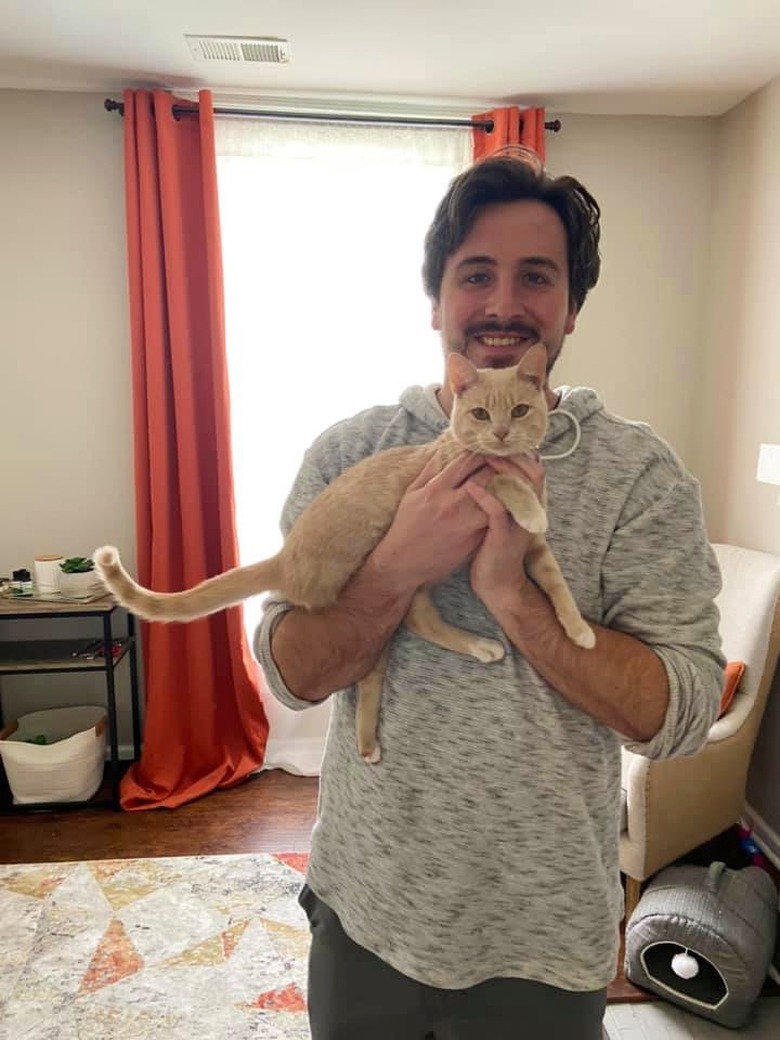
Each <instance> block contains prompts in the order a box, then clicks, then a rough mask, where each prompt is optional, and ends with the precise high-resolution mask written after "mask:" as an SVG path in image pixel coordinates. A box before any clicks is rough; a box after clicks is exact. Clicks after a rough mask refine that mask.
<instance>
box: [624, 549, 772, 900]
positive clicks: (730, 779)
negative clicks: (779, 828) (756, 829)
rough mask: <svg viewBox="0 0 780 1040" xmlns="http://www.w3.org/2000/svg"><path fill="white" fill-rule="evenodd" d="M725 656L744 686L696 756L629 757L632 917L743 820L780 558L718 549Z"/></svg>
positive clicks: (768, 664) (627, 861) (627, 864)
mask: <svg viewBox="0 0 780 1040" xmlns="http://www.w3.org/2000/svg"><path fill="white" fill-rule="evenodd" d="M713 548H714V550H715V554H716V556H717V558H718V563H719V564H720V569H721V573H722V575H723V588H722V590H721V593H720V595H719V596H718V599H717V603H718V607H719V608H720V612H721V621H720V632H721V636H722V638H723V649H724V653H725V655H726V658H727V659H728V660H730V661H744V662H745V665H746V668H745V672H744V675H743V676H742V680H741V682H740V685H739V689H738V690H737V693H736V695H735V697H734V700H733V701H732V703H731V706H730V708H729V710H728V711H727V712H726V714H725V715H724V716H723V717H722V718H720V719H718V720H717V721H716V722H715V723H714V724H713V726H712V728H711V729H710V732H709V736H708V738H707V743H706V744H705V746H704V747H703V748H702V749H701V750H700V751H699V752H697V754H695V755H690V756H687V757H683V758H669V759H664V760H662V761H652V760H650V759H646V758H642V757H641V756H640V755H635V754H633V753H631V752H630V751H626V750H624V751H623V815H622V819H621V835H620V869H621V871H622V873H623V874H624V875H625V879H626V916H627V917H628V916H629V915H630V914H631V912H632V911H633V909H634V907H635V906H636V903H637V901H638V899H639V895H640V892H641V887H642V882H643V881H645V880H647V879H648V878H649V877H651V875H653V874H655V873H656V872H657V871H659V870H661V869H662V868H663V867H666V866H668V865H669V864H670V863H672V862H674V861H675V860H676V859H678V858H679V857H680V856H684V855H685V854H686V853H688V852H691V851H692V850H693V849H695V848H696V847H697V846H699V845H701V844H703V843H704V842H705V841H708V840H709V839H710V838H714V837H715V836H716V835H718V834H720V833H721V832H722V831H725V830H726V829H727V828H728V827H730V826H732V825H733V824H734V823H736V822H737V820H738V819H739V817H740V815H741V814H742V811H743V809H744V804H745V787H746V783H747V774H748V767H749V765H750V757H751V755H752V752H753V746H754V744H755V740H756V736H757V734H758V728H759V724H760V722H761V716H762V715H763V713H764V707H765V705H766V700H767V695H768V693H769V689H770V686H771V685H772V679H773V676H774V673H775V668H776V667H777V661H778V653H779V652H780V599H779V597H780V556H774V555H771V554H769V553H762V552H756V551H754V550H752V549H742V548H739V547H738V546H735V545H714V546H713Z"/></svg>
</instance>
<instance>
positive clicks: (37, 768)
mask: <svg viewBox="0 0 780 1040" xmlns="http://www.w3.org/2000/svg"><path fill="white" fill-rule="evenodd" d="M38 736H44V737H45V738H46V743H45V744H28V743H26V741H27V740H29V739H30V738H32V737H38ZM105 754H106V709H105V708H101V707H96V706H93V705H88V706H82V707H71V708H49V709H47V710H45V711H33V712H30V713H29V714H28V715H20V716H19V718H18V719H17V720H16V722H11V723H10V724H9V725H8V726H6V727H5V729H4V730H2V732H0V757H2V760H3V765H4V766H5V772H6V776H7V777H8V783H9V786H10V788H11V794H12V795H13V800H14V804H16V805H31V804H35V803H37V802H84V801H87V800H88V799H90V798H91V797H92V795H93V794H94V793H95V792H96V791H97V789H98V788H99V787H100V784H101V783H102V780H103V767H104V762H105Z"/></svg>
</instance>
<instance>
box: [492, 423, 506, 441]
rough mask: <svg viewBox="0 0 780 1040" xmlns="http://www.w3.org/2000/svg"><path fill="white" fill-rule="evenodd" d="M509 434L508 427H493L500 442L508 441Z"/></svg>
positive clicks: (494, 433)
mask: <svg viewBox="0 0 780 1040" xmlns="http://www.w3.org/2000/svg"><path fill="white" fill-rule="evenodd" d="M508 433H509V427H508V426H494V427H493V436H494V437H497V438H498V440H500V441H503V440H506V438H507V434H508Z"/></svg>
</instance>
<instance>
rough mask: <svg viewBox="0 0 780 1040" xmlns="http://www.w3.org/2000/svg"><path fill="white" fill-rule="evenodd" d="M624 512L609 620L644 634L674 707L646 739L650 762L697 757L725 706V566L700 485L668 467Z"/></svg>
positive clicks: (609, 582) (614, 553)
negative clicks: (721, 601)
mask: <svg viewBox="0 0 780 1040" xmlns="http://www.w3.org/2000/svg"><path fill="white" fill-rule="evenodd" d="M651 470H653V471H654V472H650V473H647V474H645V476H644V478H643V479H642V482H643V487H642V488H641V489H639V490H638V492H637V494H636V495H635V496H634V497H633V499H632V503H631V504H629V505H628V506H627V507H626V508H625V509H624V511H623V517H622V518H621V523H620V524H619V525H618V527H617V529H616V530H615V532H614V533H613V535H612V538H611V541H610V545H609V548H608V551H607V553H606V557H605V560H604V565H603V572H602V588H603V603H604V617H603V623H604V624H605V625H608V626H610V627H613V628H616V629H619V630H620V631H622V632H625V633H626V634H628V635H631V636H634V637H636V638H637V639H640V640H641V641H642V642H643V643H645V644H647V645H648V646H649V647H651V648H652V649H653V650H654V651H655V653H656V654H657V655H658V657H659V658H660V659H661V661H662V662H663V665H664V668H665V669H666V674H667V676H668V680H669V705H668V708H667V711H666V717H665V719H664V722H663V725H662V726H661V729H660V730H659V731H658V733H656V735H655V736H654V737H652V739H651V740H649V741H646V742H636V741H624V744H625V746H626V747H627V748H628V749H629V750H631V751H633V752H635V753H636V754H639V755H644V756H645V757H647V758H668V757H671V756H674V755H691V754H694V753H695V752H696V751H698V750H699V748H700V747H701V746H702V745H703V744H704V743H705V741H706V739H707V734H708V732H709V729H710V726H711V725H712V723H713V722H714V721H715V717H716V714H717V710H718V705H719V702H720V693H721V688H722V685H723V669H724V664H725V659H724V657H723V653H722V649H721V640H720V634H719V631H718V625H719V621H720V615H719V612H718V609H717V606H716V605H715V603H714V599H715V597H716V595H717V594H718V592H719V591H720V587H721V577H720V570H719V568H718V564H717V560H716V559H715V554H714V552H713V551H712V547H711V546H710V544H709V540H708V538H707V534H706V531H705V527H704V521H703V517H702V510H701V502H700V497H699V487H698V483H697V482H696V481H695V480H693V479H692V478H691V477H690V476H688V475H687V474H681V473H680V471H679V470H677V471H676V473H670V471H669V465H668V463H667V464H663V463H659V464H657V465H656V466H654V467H651Z"/></svg>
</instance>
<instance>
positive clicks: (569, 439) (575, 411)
mask: <svg viewBox="0 0 780 1040" xmlns="http://www.w3.org/2000/svg"><path fill="white" fill-rule="evenodd" d="M557 392H558V393H559V394H560V397H559V399H558V405H557V407H555V408H554V409H553V410H552V411H551V412H550V424H549V426H548V427H547V435H546V437H545V438H544V441H543V442H542V447H541V455H542V458H544V456H545V455H548V456H560V457H563V456H564V455H570V454H571V453H572V452H573V451H575V450H576V448H577V445H578V444H579V441H580V436H581V433H582V427H583V425H584V424H585V423H587V422H588V421H589V420H590V419H592V418H593V417H594V416H595V415H598V414H599V413H601V412H603V411H604V402H603V401H602V400H601V398H600V397H599V395H598V394H597V393H596V391H595V390H591V389H590V387H587V386H559V387H558V388H557Z"/></svg>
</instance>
